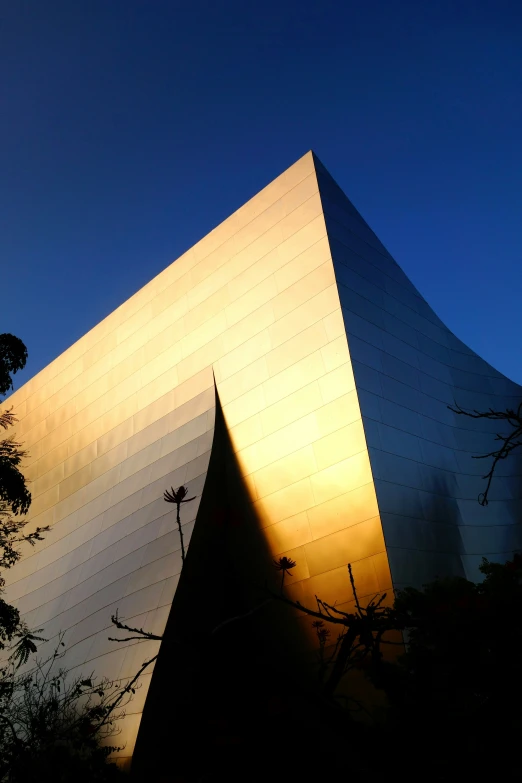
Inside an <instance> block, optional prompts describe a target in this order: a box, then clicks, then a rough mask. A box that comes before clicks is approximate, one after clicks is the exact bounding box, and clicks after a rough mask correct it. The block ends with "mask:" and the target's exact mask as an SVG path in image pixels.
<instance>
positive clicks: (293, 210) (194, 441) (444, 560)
mask: <svg viewBox="0 0 522 783" xmlns="http://www.w3.org/2000/svg"><path fill="white" fill-rule="evenodd" d="M214 378H215V382H216V386H217V389H218V392H219V396H220V400H221V404H222V406H223V411H224V415H225V419H226V423H227V426H228V429H229V432H230V435H231V439H232V443H233V445H234V448H235V450H236V452H237V457H238V462H239V465H240V468H241V471H242V473H243V475H244V481H245V485H246V487H247V488H248V491H249V493H250V498H251V502H252V504H253V506H254V508H255V510H256V512H257V518H258V520H259V524H260V525H261V526H262V527H263V529H264V531H265V535H266V539H267V541H268V544H269V546H270V548H271V551H272V553H273V554H274V555H281V554H286V555H289V556H291V557H293V558H294V559H295V560H296V561H297V563H298V567H297V568H296V569H295V573H294V576H293V577H292V579H289V580H288V582H289V584H288V592H289V593H290V594H291V595H292V596H293V597H295V598H298V599H299V600H301V601H303V602H311V601H313V600H314V595H315V594H318V595H320V596H321V597H322V598H323V599H324V600H326V601H329V602H337V603H338V604H343V603H346V602H349V601H350V599H351V589H350V584H349V580H348V574H347V569H346V564H347V563H348V562H351V563H352V564H353V569H354V575H355V578H356V581H357V583H358V585H359V591H360V593H361V595H367V594H373V593H376V592H378V591H380V590H385V589H389V588H390V586H391V575H390V569H389V562H388V560H390V562H391V565H392V573H393V577H394V582H395V584H397V585H402V584H405V583H419V582H421V583H422V582H423V581H426V580H427V579H429V578H431V577H432V576H433V575H434V574H435V573H440V574H446V573H462V574H464V573H466V574H468V575H475V573H476V565H477V560H478V559H479V557H480V555H481V554H482V553H484V554H491V556H493V554H495V556H497V553H502V555H504V554H508V553H509V552H510V551H512V549H515V548H518V547H519V546H520V541H521V533H520V525H519V524H518V519H519V517H518V518H517V517H515V516H514V515H515V514H516V513H519V501H518V500H516V499H515V498H516V485H515V484H514V483H513V482H514V478H513V474H514V473H516V467H515V464H514V463H512V464H511V465H507V464H506V466H503V467H505V470H504V473H505V477H503V478H502V479H499V480H498V483H497V490H496V491H497V493H500V494H501V496H500V497H499V498H498V500H497V499H496V496H494V500H493V501H492V503H491V504H490V506H489V507H488V508H487V509H482V508H480V507H479V506H478V504H477V502H476V495H477V493H478V491H479V490H480V479H479V477H478V476H479V475H480V472H481V470H482V467H483V466H482V465H481V464H480V463H479V464H477V463H476V461H473V460H471V455H472V453H475V452H477V451H484V450H490V449H491V438H492V434H491V431H488V430H487V428H482V429H481V427H480V426H477V422H471V421H464V420H462V419H459V420H458V421H456V420H455V416H454V414H452V413H451V412H450V411H448V410H447V404H448V403H451V402H453V395H455V399H456V400H457V402H459V403H461V404H463V405H473V406H474V407H484V406H485V405H487V406H489V405H495V406H505V405H506V403H507V402H509V401H510V399H511V398H512V397H517V396H518V395H519V394H520V388H519V387H518V386H516V385H515V384H512V383H511V382H510V381H508V380H507V379H505V378H503V376H501V375H500V374H499V373H497V372H495V371H494V370H493V369H492V368H490V367H489V366H488V365H487V364H485V363H484V362H483V361H482V360H481V359H479V357H477V356H476V355H475V354H473V353H472V352H471V351H469V350H468V349H467V348H466V347H465V346H463V345H462V343H460V342H459V341H458V340H457V339H456V338H455V337H454V336H453V335H452V334H451V333H450V332H449V331H448V330H447V329H446V328H445V327H444V326H443V324H441V322H440V321H439V320H438V319H437V317H436V316H435V315H434V314H433V313H432V311H431V310H430V308H429V307H428V305H427V304H426V303H425V302H424V300H423V299H422V298H421V297H420V296H419V294H418V293H417V292H416V290H415V289H414V288H413V286H412V285H411V283H409V281H408V280H407V279H406V277H405V276H404V274H403V273H402V272H401V270H400V269H399V267H398V266H397V264H396V263H395V262H394V261H393V260H392V259H391V257H390V256H389V254H388V253H387V251H386V250H385V249H384V248H383V246H382V245H381V244H380V242H379V241H378V240H377V238H376V237H375V235H374V234H373V232H372V231H371V230H370V229H369V228H368V226H367V225H366V224H365V223H364V221H363V220H362V219H361V218H360V216H359V215H358V213H357V212H356V210H355V209H354V208H353V206H352V205H351V204H350V202H349V201H348V200H347V199H346V197H345V196H344V194H342V192H341V191H340V190H339V188H338V187H337V186H336V184H335V183H334V182H333V180H332V179H331V177H330V176H329V175H328V173H327V172H326V171H325V170H324V168H323V167H322V166H321V164H320V163H319V162H318V161H317V159H316V158H315V157H314V156H313V154H312V153H308V154H307V155H305V156H304V157H303V158H302V159H301V160H299V161H298V162H297V163H295V164H294V165H293V166H292V167H291V168H289V169H288V170H287V171H286V172H284V173H283V174H282V175H281V176H280V177H278V178H277V179H276V180H274V182H272V183H271V184H270V185H268V187H266V188H265V189H264V190H263V191H261V192H260V193H259V194H258V195H257V196H255V197H254V198H253V199H252V200H251V201H249V202H248V203H247V204H245V205H244V206H243V207H242V208H241V209H239V210H238V211H237V212H236V213H234V214H233V215H232V216H231V217H230V218H228V219H227V220H226V221H225V222H224V223H222V224H221V225H220V226H219V227H218V228H216V229H215V230H214V231H212V232H211V233H210V234H209V235H208V236H207V237H205V238H204V239H203V240H201V242H199V243H198V244H197V245H195V246H194V247H193V248H192V249H191V250H189V251H188V252H187V253H185V254H184V255H183V256H182V257H181V258H179V259H178V260H177V261H176V262H175V263H173V264H172V265H171V266H169V267H168V268H167V269H166V270H165V271H164V272H163V273H161V274H160V275H158V277H156V278H155V279H154V280H152V281H151V283H149V284H148V285H147V286H145V287H144V288H143V289H142V290H141V291H139V292H138V293H137V294H136V295H135V296H133V297H132V298H131V299H129V300H128V301H127V302H125V304H123V305H122V306H121V307H120V308H118V309H117V310H116V311H115V312H114V313H112V314H111V315H110V316H108V318H106V319H105V320H104V321H103V322H102V323H100V324H99V325H98V326H96V327H95V328H94V329H93V330H92V331H90V332H89V333H88V334H87V335H86V336H85V337H83V338H82V339H81V340H79V341H78V342H77V343H76V344H75V345H73V346H72V347H71V348H70V349H69V350H68V351H66V352H65V353H64V354H63V355H62V356H60V357H59V358H58V359H56V361H54V362H52V364H50V365H49V366H48V367H46V368H45V369H44V370H43V371H42V372H40V373H39V374H38V375H37V376H36V377H35V378H33V379H32V380H31V381H29V382H28V383H27V384H26V385H25V386H24V387H22V388H21V389H20V390H19V391H17V392H16V393H15V394H14V395H13V396H12V397H11V399H10V400H8V401H7V404H8V406H10V405H13V406H14V410H15V412H16V413H17V415H18V416H19V418H20V424H19V425H18V429H17V436H18V437H19V438H20V439H21V440H22V441H23V442H24V444H25V445H26V447H27V449H28V451H29V453H30V457H29V460H28V463H27V466H26V474H27V476H28V477H29V478H30V480H31V490H32V493H33V504H32V506H31V510H30V525H31V526H36V525H45V524H50V525H52V530H51V532H50V533H49V534H48V535H47V536H46V540H45V541H44V542H43V543H42V544H40V545H39V546H38V547H37V548H35V549H34V550H30V551H28V552H27V553H26V555H25V557H24V558H23V560H22V561H21V562H20V563H19V564H18V565H17V566H16V567H15V568H14V569H12V570H11V571H10V572H8V574H7V577H8V589H7V598H8V600H11V601H13V602H15V603H16V605H17V606H18V607H19V608H20V610H21V612H22V613H23V615H24V619H25V620H26V621H27V622H28V624H29V625H31V626H32V627H38V628H40V627H43V628H44V629H45V635H46V636H47V637H48V638H49V640H50V641H49V643H48V645H49V646H50V645H52V644H53V643H54V642H55V641H56V638H57V635H58V633H59V632H61V631H65V632H66V637H65V640H66V644H67V658H66V661H65V665H67V666H69V667H75V666H78V667H83V668H87V669H89V671H91V670H95V672H96V673H97V674H98V675H105V676H108V677H113V678H127V677H129V676H131V675H132V674H134V672H135V671H136V669H137V667H138V665H139V664H140V663H141V662H142V661H143V660H144V659H145V658H146V657H147V655H148V654H149V653H151V652H152V651H153V650H154V651H155V649H154V648H155V645H156V643H150V644H149V643H146V644H144V645H142V644H140V645H133V644H129V645H117V644H115V643H114V642H109V641H108V639H107V637H108V636H109V634H110V633H111V631H110V616H111V614H112V613H113V612H114V611H115V610H116V609H119V611H120V614H121V615H122V616H125V618H126V619H127V621H128V622H129V623H131V624H132V625H139V626H143V627H144V628H146V629H147V630H150V631H153V632H155V633H161V632H162V630H163V628H164V626H165V623H166V618H167V615H168V612H169V609H170V606H171V603H172V598H173V595H174V592H175V589H176V584H177V579H178V576H179V572H180V567H181V558H180V550H179V541H178V537H177V533H176V532H175V529H174V528H175V525H174V524H173V518H172V511H171V507H169V506H167V505H166V504H165V503H164V502H163V499H162V494H163V490H164V489H165V488H166V487H168V486H170V485H174V486H177V485H179V484H181V483H185V484H188V485H189V488H190V491H191V494H196V495H197V498H198V500H197V501H195V502H194V503H192V504H188V505H186V506H184V507H183V513H184V514H185V516H184V519H183V523H184V529H185V531H186V532H185V537H186V540H189V539H190V531H191V527H192V526H193V524H194V520H195V518H196V514H197V508H198V503H199V499H200V497H201V493H202V490H203V486H204V482H205V476H206V471H207V468H208V463H209V456H210V450H211V446H212V437H213V429H214V415H215V397H214ZM361 409H362V414H363V415H362V416H361ZM483 430H486V431H483ZM502 493H503V494H502ZM385 540H386V543H387V551H386V547H385ZM387 552H388V553H387ZM42 652H44V651H42ZM148 677H149V678H150V674H149V675H148ZM147 688H148V680H147V677H146V678H145V681H144V686H143V687H142V689H141V690H140V691H138V693H137V696H136V699H135V700H134V701H133V702H132V704H131V705H130V709H129V714H128V715H127V717H126V718H125V722H124V726H123V733H122V735H121V737H120V738H119V739H118V742H119V743H120V744H121V743H125V744H126V747H125V750H124V751H123V752H122V754H121V755H122V759H124V758H130V756H131V755H132V750H133V746H134V742H135V737H136V733H137V729H138V726H139V721H140V716H141V710H142V706H143V703H144V699H145V697H146V694H147Z"/></svg>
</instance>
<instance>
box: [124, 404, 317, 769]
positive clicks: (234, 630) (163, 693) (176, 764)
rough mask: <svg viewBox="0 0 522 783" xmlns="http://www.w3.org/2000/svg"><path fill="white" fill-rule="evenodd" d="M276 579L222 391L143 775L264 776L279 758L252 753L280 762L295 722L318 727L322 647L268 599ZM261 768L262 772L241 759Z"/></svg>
mask: <svg viewBox="0 0 522 783" xmlns="http://www.w3.org/2000/svg"><path fill="white" fill-rule="evenodd" d="M189 491H190V486H189ZM173 524H174V522H173ZM278 580H279V577H278V576H276V572H275V569H274V567H273V561H272V557H271V555H270V551H269V549H268V546H267V543H266V541H265V537H264V535H263V531H262V529H261V526H260V523H259V519H258V518H257V516H256V513H255V509H254V506H253V505H252V500H251V498H250V497H249V493H248V490H247V488H246V487H245V484H244V482H243V481H242V478H241V474H240V471H239V466H238V464H237V460H236V457H235V455H234V452H233V449H232V444H231V441H230V436H229V434H228V431H227V428H226V425H225V420H224V417H223V412H222V409H221V405H220V401H219V396H218V394H217V391H216V422H215V431H214V440H213V445H212V453H211V457H210V462H209V468H208V474H207V479H206V482H205V487H204V491H203V495H202V499H201V504H200V508H199V511H198V514H197V519H196V524H195V526H194V532H193V534H192V538H191V541H190V546H189V550H188V553H187V557H186V561H185V565H184V568H183V571H182V574H181V577H180V581H179V584H178V588H177V590H176V594H175V596H174V600H173V603H172V608H171V611H170V615H169V618H168V621H167V625H166V629H165V633H164V638H163V642H162V643H161V649H160V653H159V657H158V660H157V662H156V667H155V670H154V673H153V677H152V681H151V685H150V689H149V693H148V696H147V700H146V704H145V709H144V713H143V718H142V721H141V726H140V729H139V733H138V738H137V744H136V749H135V753H134V757H133V762H132V773H131V774H132V777H133V779H136V780H147V781H149V780H154V781H156V780H158V781H159V780H169V781H196V780H215V779H221V778H217V777H215V775H216V774H217V770H219V769H222V768H224V767H226V768H227V776H226V779H227V780H230V781H232V780H238V781H239V780H241V781H246V780H252V781H253V780H257V779H259V780H264V779H265V778H264V777H262V776H261V777H259V778H258V777H257V774H258V772H259V775H261V770H262V768H263V765H264V764H265V762H267V763H268V761H270V758H269V757H268V756H267V757H266V758H265V759H258V761H257V762H254V761H253V758H252V754H255V755H257V756H259V754H261V756H263V752H262V749H263V748H265V750H266V752H268V750H269V748H270V754H271V758H272V759H276V758H277V756H278V754H279V753H282V752H287V750H288V732H289V731H290V732H291V731H292V729H291V726H292V724H295V723H296V721H297V722H298V723H299V726H300V728H299V732H298V733H299V741H302V738H303V735H302V732H303V725H302V722H303V719H304V718H303V716H304V715H308V718H306V719H304V720H305V721H307V726H308V727H309V728H311V725H310V724H313V717H312V715H314V714H315V713H316V710H315V708H313V707H312V702H313V701H314V699H315V698H316V696H315V689H314V678H313V676H311V670H310V660H311V658H313V651H311V650H310V648H309V647H308V646H307V641H306V637H305V634H304V633H303V627H302V624H300V623H299V622H298V621H297V619H296V617H295V614H294V613H293V610H291V609H288V608H287V607H286V606H284V605H282V604H281V603H279V602H277V601H270V600H268V601H267V591H266V585H268V586H269V587H270V588H271V589H273V590H274V591H276V590H277V589H278ZM251 610H254V611H253V612H252V611H251ZM249 612H250V614H249ZM238 615H239V616H240V619H237V620H235V621H233V622H229V623H226V622H225V621H227V620H229V619H230V618H232V617H236V616H238ZM242 615H246V616H244V617H243V616H242ZM222 623H225V624H224V625H222V626H221V627H219V628H218V626H220V625H221V624H222ZM216 628H217V629H218V630H215V629H216ZM231 754H232V756H233V758H234V759H235V764H234V769H231V768H229V764H228V762H227V759H229V758H230V756H231ZM265 755H266V754H265ZM252 763H254V764H256V765H257V767H256V769H247V767H246V766H243V765H248V766H250V765H252ZM267 772H268V770H267V769H265V772H264V773H263V775H266V774H267Z"/></svg>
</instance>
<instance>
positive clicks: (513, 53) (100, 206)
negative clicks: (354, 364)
mask: <svg viewBox="0 0 522 783" xmlns="http://www.w3.org/2000/svg"><path fill="white" fill-rule="evenodd" d="M0 106H1V122H0V162H1V167H0V269H1V274H2V277H1V280H2V300H1V302H2V304H1V322H0V332H4V331H6V332H12V333H14V334H16V335H18V336H19V337H21V338H22V339H23V340H24V342H25V343H26V345H27V347H28V350H29V355H30V360H29V363H28V367H27V369H26V370H25V371H24V372H23V373H21V374H20V375H19V376H18V377H17V381H19V382H25V381H26V380H28V379H29V378H30V377H31V376H32V375H33V374H34V373H36V372H37V371H39V370H40V369H41V368H42V367H44V366H45V365H46V364H47V363H48V362H50V361H51V360H52V359H53V358H55V357H56V356H57V355H58V354H60V353H61V352H62V351H63V350H65V349H66V348H67V347H68V346H69V345H71V344H72V343H73V342H74V341H75V340H77V339H78V338H79V337H81V336H82V335H83V334H84V333H85V332H86V331H87V330H89V329H90V328H91V327H92V326H94V325H95V324H96V323H97V322H98V321H100V320H101V319H102V318H104V317H105V316H106V315H108V314H109V313H110V312H111V311H112V310H114V309H115V308H116V307H117V306H118V305H119V304H121V303H122V302H123V301H125V300H126V299H127V298H128V297H129V296H131V295H132V294H133V293H135V292H136V291H137V290H138V289H139V288H140V287H141V286H143V285H144V284H145V283H147V282H148V281H149V280H150V279H151V278H152V277H154V276H155V275H156V274H157V273H158V272H160V271H161V270H162V269H163V268H164V267H166V266H167V265H168V264H169V263H171V262H172V261H173V260H174V259H175V258H177V257H178V256H179V255H180V254H181V253H182V252H183V251H185V250H186V249H187V248H189V247H190V246H191V245H193V244H194V243H195V242H196V241H197V240H198V239H200V238H201V237H202V236H204V235H205V234H207V233H208V232H209V231H210V230H211V229H212V228H213V227H215V226H216V225H217V224H218V223H220V222H221V221H222V220H223V219H225V218H226V217H227V216H228V215H229V214H230V213H231V212H233V211H234V210H235V209H237V208H238V207H240V206H241V205H242V204H243V203H244V202H245V201H246V200H247V199H249V198H250V197H251V196H253V195H254V194H255V193H257V191H259V190H260V189H261V188H262V187H264V186H265V185H266V184H267V183H268V182H270V181H271V180H272V179H273V178H274V177H276V176H277V175H278V174H280V173H281V171H283V170H284V169H285V168H287V167H288V166H290V165H291V164H292V163H293V162H294V161H295V160H297V159H298V158H299V157H301V156H302V155H303V154H304V153H305V152H306V151H307V150H309V149H313V150H314V151H315V152H316V153H317V155H318V156H319V158H320V159H321V160H322V162H323V163H324V164H325V166H326V167H327V168H328V169H329V170H330V172H331V174H332V175H333V176H334V178H335V179H336V180H337V181H338V183H339V184H340V186H341V187H342V188H343V189H344V191H345V192H346V194H347V195H348V197H349V198H350V199H351V200H352V201H353V203H354V204H355V206H356V207H357V209H358V210H359V211H360V212H361V213H362V215H363V217H364V218H365V219H366V220H367V221H368V223H369V224H370V226H371V227H372V228H373V230H374V231H375V232H376V233H377V235H378V236H379V238H380V239H381V240H382V241H383V242H384V244H385V245H386V246H387V248H388V249H389V251H390V252H391V253H392V255H393V256H394V257H395V258H396V260H397V261H398V263H399V264H400V265H401V266H402V268H403V269H404V271H405V272H406V274H407V275H408V276H409V277H410V279H411V280H412V282H413V283H414V284H415V285H416V286H417V288H418V289H419V290H420V292H421V293H422V294H423V296H424V297H425V298H426V299H427V300H428V302H429V303H430V304H431V305H432V307H433V308H434V310H435V311H436V313H437V314H438V315H439V316H440V317H441V318H442V320H443V321H444V322H445V323H446V324H447V325H448V326H449V327H450V328H451V329H452V330H453V331H454V332H455V333H456V334H457V336H458V337H460V338H461V339H462V340H464V342H466V343H468V345H469V346H470V347H471V348H473V349H474V350H476V351H477V352H478V353H479V354H481V355H482V356H483V357H484V358H485V359H487V360H488V361H490V362H491V363H492V364H493V365H494V366H495V367H496V368H497V369H499V370H501V371H503V372H505V373H506V374H508V375H509V376H510V377H512V378H513V379H514V380H517V381H518V382H519V383H522V366H521V362H520V323H521V313H520V310H521V308H522V296H521V294H522V264H521V250H522V238H521V236H522V187H521V180H522V4H521V3H520V0H514V1H513V2H505V1H504V0H494V1H493V0H491V1H490V2H485V1H481V0H473V1H472V0H463V1H462V2H458V1H456V2H449V0H440V1H435V0H425V2H419V1H418V0H415V2H414V1H413V0H396V1H395V2H391V1H390V0H382V1H381V2H374V1H373V0H366V1H365V2H352V0H314V1H313V2H312V0H265V2H263V3H259V2H246V0H241V2H240V0H168V1H167V0H141V2H138V0H15V1H14V2H9V0H2V1H0Z"/></svg>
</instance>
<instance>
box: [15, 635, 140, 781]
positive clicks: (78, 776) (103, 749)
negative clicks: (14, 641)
mask: <svg viewBox="0 0 522 783" xmlns="http://www.w3.org/2000/svg"><path fill="white" fill-rule="evenodd" d="M63 644H64V643H63V641H62V639H60V641H59V643H58V647H57V648H56V650H55V651H54V653H53V654H52V655H51V656H50V657H49V658H48V659H46V660H44V661H40V660H38V659H36V660H34V663H33V665H32V666H31V668H30V669H29V670H28V671H24V673H23V674H20V673H19V672H18V667H17V665H16V663H13V662H11V663H8V664H7V665H6V666H4V668H3V669H2V670H1V678H0V781H2V783H4V782H5V783H26V781H32V780H35V781H36V780H38V781H41V783H47V781H49V783H51V781H52V783H62V782H63V783H66V782H67V783H69V781H72V780H74V781H75V782H76V783H88V782H89V783H90V781H111V780H113V779H115V778H116V777H118V778H119V777H120V775H119V774H118V770H117V768H116V767H115V766H114V765H113V764H107V763H106V761H107V758H108V756H109V755H110V754H111V753H112V752H113V751H115V750H117V749H118V748H117V747H116V746H115V745H114V743H113V742H112V737H114V736H116V735H117V733H118V729H117V722H118V720H119V719H120V718H121V717H122V716H123V714H124V707H125V705H126V704H127V703H128V701H129V698H130V691H129V690H127V689H126V687H125V686H122V685H120V684H119V683H117V682H112V681H110V680H107V679H96V678H95V677H94V676H93V675H91V676H88V677H85V676H77V677H72V676H71V675H70V674H69V673H68V672H67V671H66V670H65V669H63V668H61V667H60V661H61V659H62V657H63V654H64V652H63V649H62V648H63Z"/></svg>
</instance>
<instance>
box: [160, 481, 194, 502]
mask: <svg viewBox="0 0 522 783" xmlns="http://www.w3.org/2000/svg"><path fill="white" fill-rule="evenodd" d="M170 490H171V491H170V492H169V491H168V490H166V491H165V492H164V493H163V499H164V500H165V501H166V502H167V503H176V505H178V504H179V503H189V501H191V500H194V498H187V495H188V489H187V488H186V487H184V486H181V487H178V488H177V489H174V487H171V488H170Z"/></svg>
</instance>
